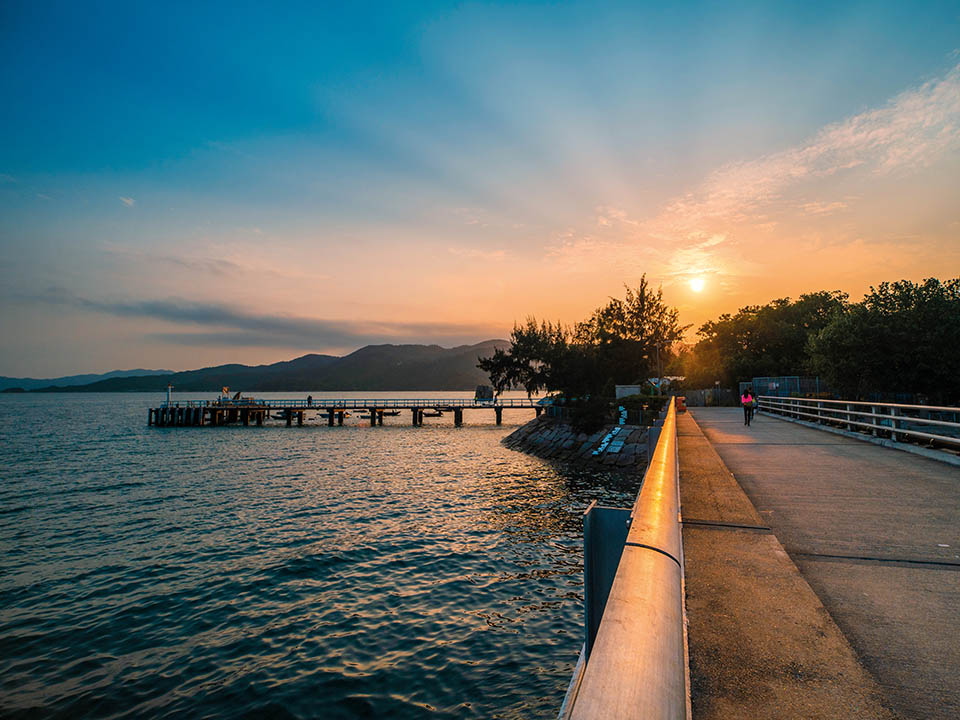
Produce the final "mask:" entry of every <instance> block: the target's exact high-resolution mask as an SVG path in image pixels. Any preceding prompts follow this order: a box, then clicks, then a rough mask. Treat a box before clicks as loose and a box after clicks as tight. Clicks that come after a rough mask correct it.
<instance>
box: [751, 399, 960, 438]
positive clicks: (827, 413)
mask: <svg viewBox="0 0 960 720" xmlns="http://www.w3.org/2000/svg"><path fill="white" fill-rule="evenodd" d="M757 404H758V408H759V409H760V410H762V411H765V412H769V413H772V414H776V415H780V416H782V417H784V418H785V419H788V420H789V419H794V420H802V419H804V421H808V422H810V423H811V424H816V425H832V426H837V427H839V428H841V429H845V430H848V431H853V430H854V429H856V430H865V431H867V432H868V433H869V434H871V435H874V436H878V435H881V434H889V435H890V439H891V440H892V441H894V442H897V441H899V440H900V439H901V437H903V438H914V439H919V440H925V441H934V442H941V443H945V444H949V445H960V422H955V421H951V420H943V419H935V418H931V417H925V418H923V417H917V416H915V415H908V414H904V412H903V411H904V410H909V411H914V412H926V413H928V414H930V413H952V414H953V415H954V417H957V416H958V415H960V408H957V407H948V406H941V405H904V404H902V403H880V402H863V401H853V400H851V401H846V400H819V399H812V398H782V397H776V396H772V395H760V396H758V398H757ZM833 406H838V407H833ZM858 407H867V408H869V410H858V409H857V408H858ZM884 409H889V412H887V413H884V412H878V411H882V410H884ZM916 425H921V426H935V428H943V429H944V430H946V429H948V428H949V429H953V430H954V431H956V434H952V435H947V434H943V432H940V433H933V432H924V431H922V430H916V429H914V427H915V426H916ZM911 426H914V427H911Z"/></svg>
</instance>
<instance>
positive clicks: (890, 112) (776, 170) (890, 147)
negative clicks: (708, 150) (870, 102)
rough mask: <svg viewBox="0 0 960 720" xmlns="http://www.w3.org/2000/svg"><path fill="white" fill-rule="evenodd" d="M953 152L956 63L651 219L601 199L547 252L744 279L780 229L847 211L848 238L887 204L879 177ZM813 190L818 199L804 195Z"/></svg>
mask: <svg viewBox="0 0 960 720" xmlns="http://www.w3.org/2000/svg"><path fill="white" fill-rule="evenodd" d="M958 150H960V65H957V66H955V67H953V68H952V69H950V70H949V71H948V72H947V73H946V74H945V75H943V76H942V77H940V78H937V79H934V80H931V81H930V82H927V83H924V84H922V85H920V86H919V87H915V88H912V89H909V90H907V91H905V92H902V93H900V94H899V95H896V96H895V97H893V98H892V99H891V100H890V101H889V102H888V103H886V104H885V105H884V106H883V107H880V108H875V109H871V110H867V111H865V112H862V113H859V114H857V115H854V116H852V117H849V118H847V119H845V120H842V121H840V122H836V123H833V124H830V125H827V126H825V127H823V128H822V129H821V130H819V131H818V132H816V133H814V134H813V135H811V136H810V137H809V139H808V140H806V141H805V142H803V143H800V144H799V145H796V146H794V147H790V148H787V149H785V150H781V151H779V152H775V153H770V154H766V155H762V156H760V157H757V158H755V159H752V160H745V161H739V162H733V163H729V164H726V165H723V166H721V167H719V168H717V169H716V170H714V171H713V172H712V173H710V174H709V175H707V176H706V177H705V178H704V179H703V180H702V181H701V182H700V183H698V184H697V185H695V186H694V187H693V188H692V189H691V190H689V191H688V192H686V193H683V194H682V195H679V196H677V197H674V198H673V199H672V200H670V201H668V202H666V203H665V204H664V205H663V206H662V207H661V208H660V209H659V211H656V212H654V213H653V214H652V215H650V216H648V217H642V216H640V217H630V216H629V215H628V213H627V212H626V211H624V210H623V209H620V208H616V207H610V206H603V205H601V206H599V207H597V208H596V213H595V216H594V218H593V220H594V222H593V223H589V224H588V223H587V221H586V220H585V221H584V223H583V225H582V226H581V227H576V228H573V229H569V230H567V231H565V232H564V233H563V234H562V235H560V236H559V237H558V239H557V240H556V241H555V242H554V243H553V244H552V245H550V246H548V247H547V255H548V258H549V259H551V260H552V262H553V263H554V265H555V266H556V268H557V269H558V270H566V271H568V272H571V273H584V272H590V271H593V270H595V269H596V268H598V267H603V266H606V267H617V268H625V269H628V270H632V269H635V268H636V269H638V270H639V269H641V268H640V267H639V266H641V265H642V266H643V267H642V270H644V271H647V272H649V273H651V274H652V275H653V276H657V277H663V278H669V277H682V276H686V275H689V274H691V273H698V274H699V273H703V272H716V273H719V274H722V275H727V274H728V275H729V276H731V277H734V276H740V277H742V276H743V275H744V274H745V273H747V272H749V268H751V267H755V265H756V263H755V262H754V260H755V255H756V253H755V252H753V251H755V250H757V249H762V248H763V246H764V244H765V243H768V242H774V241H779V240H782V239H783V237H785V236H786V234H790V235H793V236H794V237H798V236H800V235H802V234H803V232H804V229H805V227H809V224H810V222H811V221H812V220H814V219H815V218H818V217H823V216H827V215H832V214H837V213H840V212H842V211H848V210H849V211H850V213H851V214H850V215H849V216H847V217H845V218H844V219H845V220H846V221H847V225H846V226H845V228H843V229H841V228H839V227H837V228H836V231H835V233H834V235H835V239H836V240H837V241H840V240H841V239H850V238H851V237H853V236H852V235H850V232H849V227H848V226H850V223H851V222H854V221H855V220H856V219H857V218H862V217H863V216H864V213H866V212H868V209H867V205H869V204H870V203H874V204H877V203H882V202H885V200H884V197H883V195H882V194H881V195H877V196H875V195H874V193H873V190H874V189H876V188H879V187H882V186H883V182H882V179H883V178H888V177H890V176H891V175H893V174H894V173H903V174H905V175H906V174H910V173H914V174H916V173H919V172H921V171H922V170H923V169H924V168H927V167H929V166H932V165H933V164H935V163H937V162H939V161H941V160H942V159H944V158H945V157H947V156H948V155H949V154H951V153H953V154H954V156H955V154H956V153H957V151H958ZM897 181H898V182H899V181H900V178H899V177H897ZM888 184H889V183H888ZM851 185H853V186H855V187H854V188H853V192H854V194H852V195H851V194H850V192H851V187H850V186H851ZM902 186H903V188H904V191H906V190H907V189H910V190H913V189H914V185H912V184H908V183H906V182H903V183H902ZM835 187H842V188H843V192H844V195H843V197H842V198H837V199H835V198H831V197H830V195H829V193H830V192H831V189H832V188H835ZM813 192H816V193H818V194H819V195H821V198H820V199H818V200H816V201H811V200H809V197H810V196H811V194H812V193H813ZM824 195H825V197H823V196H824ZM858 208H859V209H858ZM855 210H857V211H858V214H857V215H854V214H853V212H854V211H855ZM774 233H776V236H775V235H774Z"/></svg>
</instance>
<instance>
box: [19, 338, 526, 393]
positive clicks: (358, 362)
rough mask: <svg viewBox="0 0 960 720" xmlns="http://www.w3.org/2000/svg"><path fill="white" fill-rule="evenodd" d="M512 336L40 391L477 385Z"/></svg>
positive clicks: (374, 348) (467, 387)
mask: <svg viewBox="0 0 960 720" xmlns="http://www.w3.org/2000/svg"><path fill="white" fill-rule="evenodd" d="M507 344H508V343H507V341H506V340H487V341H485V342H482V343H478V344H476V345H461V346H459V347H455V348H442V347H440V346H439V345H368V346H367V347H363V348H360V349H359V350H357V351H355V352H352V353H350V354H349V355H346V356H344V357H336V356H333V355H313V354H311V355H304V356H302V357H299V358H295V359H293V360H288V361H285V362H279V363H273V364H272V365H256V366H250V365H237V364H231V365H218V366H215V367H209V368H202V369H199V370H189V371H185V372H179V373H170V374H166V375H153V376H146V377H118V378H109V379H105V380H99V381H97V382H93V383H90V384H87V385H79V386H68V387H57V386H52V387H45V388H41V389H37V390H34V392H137V391H140V392H161V391H163V390H165V389H166V387H167V383H172V384H173V386H174V387H175V388H176V389H177V391H179V392H216V391H218V390H220V388H222V387H224V386H228V387H230V388H231V390H233V391H237V390H240V391H243V392H264V391H281V390H290V391H303V390H472V389H473V388H474V387H476V386H477V385H481V384H486V383H487V382H488V378H487V376H486V374H484V373H483V372H482V371H481V370H479V369H478V368H477V359H478V358H479V357H487V356H489V355H492V354H493V351H494V349H495V348H497V347H505V346H506V345H507Z"/></svg>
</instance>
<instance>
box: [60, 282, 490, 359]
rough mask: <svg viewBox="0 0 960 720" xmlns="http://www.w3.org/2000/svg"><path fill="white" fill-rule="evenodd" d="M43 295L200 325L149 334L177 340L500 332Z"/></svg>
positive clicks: (411, 339)
mask: <svg viewBox="0 0 960 720" xmlns="http://www.w3.org/2000/svg"><path fill="white" fill-rule="evenodd" d="M43 300H44V301H46V302H48V303H54V304H61V305H69V306H72V307H76V308H79V309H82V310H86V311H90V312H97V313H104V314H107V315H113V316H116V317H128V318H143V319H150V320H156V321H161V322H166V323H173V324H176V325H187V326H193V327H197V328H199V330H198V331H196V332H193V331H190V332H183V331H173V332H154V333H152V334H151V337H154V338H157V339H162V340H164V341H166V342H172V343H176V344H180V345H194V346H196V345H229V346H250V347H288V348H289V347H296V348H305V349H325V348H345V347H359V346H361V345H367V344H370V343H390V342H392V343H424V342H429V343H439V344H447V345H450V344H453V345H457V344H469V343H474V342H479V341H481V340H487V339H490V338H492V337H496V336H498V335H502V334H503V331H504V329H503V328H500V327H493V326H490V325H476V324H459V323H442V322H389V321H376V320H326V319H319V318H307V317H297V316H291V315H265V314H260V313H255V312H252V311H249V310H246V309H244V308H239V307H234V306H230V305H225V304H217V303H199V302H193V301H189V300H182V299H179V298H170V299H163V300H143V301H109V300H93V299H89V298H83V297H77V296H74V295H71V294H69V293H67V292H64V291H62V290H61V291H58V290H52V291H50V292H49V293H47V294H46V295H45V296H44V297H43Z"/></svg>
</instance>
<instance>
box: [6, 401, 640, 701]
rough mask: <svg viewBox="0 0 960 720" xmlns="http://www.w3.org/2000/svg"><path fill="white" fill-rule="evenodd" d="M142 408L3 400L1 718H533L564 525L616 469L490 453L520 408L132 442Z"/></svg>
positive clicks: (627, 482) (568, 571)
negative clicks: (417, 420)
mask: <svg viewBox="0 0 960 720" xmlns="http://www.w3.org/2000/svg"><path fill="white" fill-rule="evenodd" d="M344 394H346V393H344ZM263 395H264V396H266V397H270V396H271V395H272V394H269V393H267V394H263ZM289 395H290V394H280V395H276V396H277V397H280V396H289ZM305 395H306V393H298V394H297V396H305ZM313 395H314V397H317V398H319V397H324V396H329V395H330V394H329V393H320V392H315V393H313ZM354 395H359V394H354ZM374 395H375V396H376V395H378V394H374ZM379 395H383V396H387V395H390V396H399V395H404V394H403V393H385V394H379ZM408 395H411V396H415V395H424V394H423V393H410V394H408ZM435 395H437V396H442V397H450V396H454V395H461V396H470V394H469V393H436V394H435ZM368 396H369V394H368ZM180 397H181V399H185V398H200V397H203V398H209V397H211V395H199V394H198V395H181V396H180ZM160 399H161V398H159V397H157V396H156V395H147V394H102V395H100V394H98V395H74V394H62V395H30V394H28V395H3V396H0V715H2V716H4V717H30V718H35V717H38V718H42V717H63V718H78V717H98V718H124V717H156V718H163V717H191V718H205V717H217V718H223V717H230V718H379V717H386V718H552V717H555V716H556V712H557V709H558V708H559V704H560V702H561V701H562V698H563V694H564V692H565V690H566V685H567V683H568V681H569V679H570V674H571V672H572V669H573V666H574V664H575V662H576V659H577V655H578V653H579V650H580V645H581V642H582V631H581V622H582V560H581V513H582V512H583V510H584V508H585V507H586V506H587V504H588V503H589V502H590V501H591V500H594V499H598V500H600V501H601V502H603V503H605V504H611V505H621V506H628V505H630V503H631V502H632V501H633V498H634V497H635V495H636V493H637V491H638V489H639V482H640V479H639V477H638V476H637V475H635V474H620V473H616V472H608V473H594V472H587V471H583V470H577V469H575V468H570V467H564V466H562V465H555V464H550V463H548V462H545V461H542V460H538V459H536V458H532V457H528V456H526V455H524V454H522V453H519V452H516V451H512V450H508V449H506V448H504V447H503V446H502V445H501V444H500V440H501V438H503V437H504V436H505V435H507V434H508V433H509V432H510V431H511V430H512V429H514V428H515V427H517V426H518V425H520V424H522V423H524V422H526V421H527V420H529V419H530V418H531V417H532V416H533V412H532V411H530V410H516V411H506V412H505V413H504V425H503V426H501V427H497V426H496V425H495V424H494V417H493V412H492V411H483V412H480V411H468V412H466V413H465V425H464V426H463V427H461V428H454V427H453V420H452V417H449V416H448V417H443V418H436V419H427V420H426V421H425V422H426V424H425V425H424V426H423V427H419V428H413V427H410V426H409V423H410V417H409V413H404V414H402V415H401V416H399V417H395V418H387V419H386V421H385V423H386V424H385V425H384V426H383V427H377V428H371V427H369V426H368V423H366V422H364V421H362V420H360V419H358V418H357V417H356V416H354V417H351V418H348V420H347V425H345V426H344V427H334V428H328V427H326V423H325V421H322V420H319V419H311V420H310V422H309V423H308V424H307V425H306V426H305V427H302V428H298V427H296V426H294V427H292V428H286V427H284V425H283V423H282V422H275V423H270V424H268V425H267V426H265V427H262V428H257V427H247V428H244V427H241V426H230V427H221V428H154V427H147V425H146V418H147V408H148V407H150V406H154V405H157V404H159V401H160Z"/></svg>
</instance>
